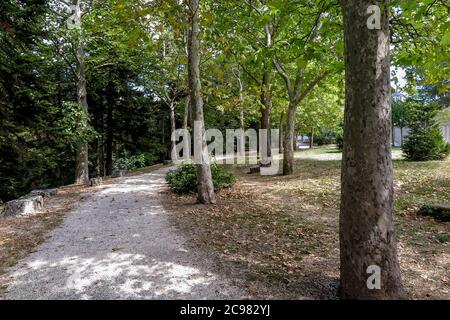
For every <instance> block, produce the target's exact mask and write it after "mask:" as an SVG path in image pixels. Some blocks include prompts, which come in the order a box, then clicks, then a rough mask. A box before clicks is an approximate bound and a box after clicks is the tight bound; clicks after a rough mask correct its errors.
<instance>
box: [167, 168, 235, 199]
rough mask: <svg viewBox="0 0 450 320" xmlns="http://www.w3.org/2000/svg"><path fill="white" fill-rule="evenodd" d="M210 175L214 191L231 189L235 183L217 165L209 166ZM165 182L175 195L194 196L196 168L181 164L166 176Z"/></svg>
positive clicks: (232, 177)
mask: <svg viewBox="0 0 450 320" xmlns="http://www.w3.org/2000/svg"><path fill="white" fill-rule="evenodd" d="M211 175H212V179H213V184H214V190H215V191H218V190H221V189H223V188H228V187H231V186H232V185H233V184H234V183H235V182H236V177H235V176H234V175H233V174H231V173H229V172H227V171H226V170H225V169H224V167H223V166H220V165H218V164H217V163H213V164H211ZM166 181H167V183H168V184H169V187H170V188H171V189H172V190H173V191H174V192H175V193H178V194H195V193H197V168H196V166H195V164H192V163H185V164H182V165H180V166H179V167H178V168H177V169H175V170H172V171H170V172H169V173H168V174H167V175H166Z"/></svg>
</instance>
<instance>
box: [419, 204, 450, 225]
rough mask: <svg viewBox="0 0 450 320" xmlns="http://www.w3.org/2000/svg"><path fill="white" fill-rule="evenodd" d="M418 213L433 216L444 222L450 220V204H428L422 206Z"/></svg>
mask: <svg viewBox="0 0 450 320" xmlns="http://www.w3.org/2000/svg"><path fill="white" fill-rule="evenodd" d="M417 214H418V215H421V216H428V217H433V218H434V219H436V220H439V221H442V222H450V204H426V205H424V206H422V207H421V208H420V210H419V211H418V212H417Z"/></svg>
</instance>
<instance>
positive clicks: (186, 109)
mask: <svg viewBox="0 0 450 320" xmlns="http://www.w3.org/2000/svg"><path fill="white" fill-rule="evenodd" d="M190 100H191V99H190V98H189V96H188V97H186V100H185V102H184V118H183V129H184V130H187V129H188V126H189V109H190V108H189V105H190Z"/></svg>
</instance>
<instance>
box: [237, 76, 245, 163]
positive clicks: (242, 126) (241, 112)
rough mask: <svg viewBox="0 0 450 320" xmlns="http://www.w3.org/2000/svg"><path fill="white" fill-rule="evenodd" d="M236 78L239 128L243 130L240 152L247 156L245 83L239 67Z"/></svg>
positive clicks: (239, 146)
mask: <svg viewBox="0 0 450 320" xmlns="http://www.w3.org/2000/svg"><path fill="white" fill-rule="evenodd" d="M236 78H237V80H238V84H239V127H240V128H239V129H240V130H241V132H240V139H239V145H238V154H239V156H240V157H244V156H245V115H244V84H243V82H242V79H241V72H240V70H239V69H238V72H237V74H236Z"/></svg>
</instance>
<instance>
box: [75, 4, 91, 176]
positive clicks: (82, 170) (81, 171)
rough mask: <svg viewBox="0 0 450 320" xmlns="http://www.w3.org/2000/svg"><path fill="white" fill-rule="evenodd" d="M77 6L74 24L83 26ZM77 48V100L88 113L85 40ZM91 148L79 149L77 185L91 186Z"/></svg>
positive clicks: (76, 169) (86, 146) (76, 6)
mask: <svg viewBox="0 0 450 320" xmlns="http://www.w3.org/2000/svg"><path fill="white" fill-rule="evenodd" d="M72 4H73V5H74V6H75V8H76V10H75V14H74V20H73V22H74V24H75V25H77V26H81V8H80V0H72ZM77 42H78V43H77V44H76V46H77V48H76V59H75V60H76V67H75V73H76V74H75V78H76V82H77V99H78V103H79V104H80V106H81V107H82V108H83V110H84V112H86V113H88V112H89V111H88V102H87V90H86V72H85V63H84V49H83V40H82V39H77ZM88 149H89V147H88V144H87V143H82V144H80V145H79V146H78V148H77V156H76V168H75V183H76V184H89V153H88V152H89V151H88Z"/></svg>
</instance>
